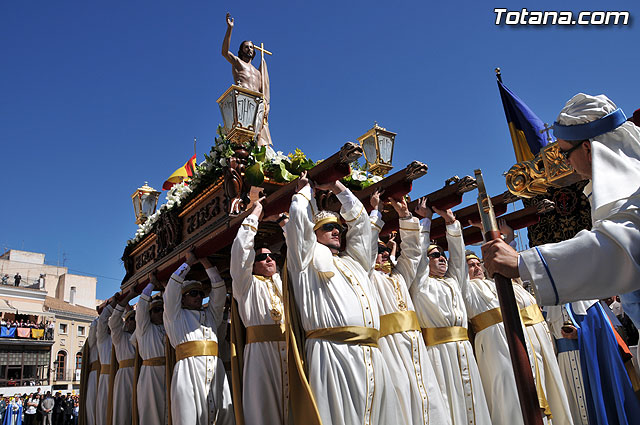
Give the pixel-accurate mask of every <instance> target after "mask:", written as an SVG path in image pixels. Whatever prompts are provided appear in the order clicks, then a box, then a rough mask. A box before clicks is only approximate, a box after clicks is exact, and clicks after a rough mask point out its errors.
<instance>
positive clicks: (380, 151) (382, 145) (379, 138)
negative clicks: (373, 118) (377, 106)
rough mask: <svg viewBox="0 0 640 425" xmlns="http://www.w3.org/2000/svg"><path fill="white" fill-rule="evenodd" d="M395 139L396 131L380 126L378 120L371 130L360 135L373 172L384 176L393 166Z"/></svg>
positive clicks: (366, 159) (370, 169)
mask: <svg viewBox="0 0 640 425" xmlns="http://www.w3.org/2000/svg"><path fill="white" fill-rule="evenodd" d="M395 139H396V133H392V132H391V131H387V129H386V128H383V127H380V126H379V125H378V123H377V122H376V123H375V124H374V125H373V128H372V129H371V130H369V131H367V132H366V133H365V134H363V135H362V136H360V137H358V141H359V142H360V145H362V150H363V151H364V159H365V161H367V164H368V165H369V172H370V173H371V174H375V175H377V176H384V175H385V174H387V173H388V172H389V171H390V170H391V169H392V168H393V166H392V165H391V161H392V159H393V145H394V142H395Z"/></svg>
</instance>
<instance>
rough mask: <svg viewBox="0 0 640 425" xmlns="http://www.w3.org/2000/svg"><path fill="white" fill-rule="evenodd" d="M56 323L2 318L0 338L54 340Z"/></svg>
mask: <svg viewBox="0 0 640 425" xmlns="http://www.w3.org/2000/svg"><path fill="white" fill-rule="evenodd" d="M53 330H54V322H53V321H41V322H34V321H32V320H22V319H21V320H18V319H14V320H11V319H5V318H0V337H5V338H31V339H47V340H52V339H53Z"/></svg>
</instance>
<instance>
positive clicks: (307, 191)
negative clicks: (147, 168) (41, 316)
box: [80, 94, 640, 425]
mask: <svg viewBox="0 0 640 425" xmlns="http://www.w3.org/2000/svg"><path fill="white" fill-rule="evenodd" d="M585 110H586V111H587V112H588V114H591V115H589V117H588V118H580V119H579V120H578V123H579V124H575V126H574V127H580V129H576V128H573V129H571V131H573V133H572V132H571V131H569V130H566V129H564V130H561V134H562V136H563V137H564V138H566V139H567V140H569V141H572V143H569V146H567V145H566V144H562V143H560V142H562V141H563V140H560V142H559V143H560V146H561V150H562V152H563V154H564V155H565V157H566V158H568V161H569V162H570V163H571V164H572V165H573V166H574V168H575V169H576V170H577V171H578V172H586V171H585V170H586V165H585V164H586V161H589V166H591V162H590V161H591V158H592V153H591V146H592V144H593V149H594V153H593V159H594V162H593V167H594V168H595V167H596V166H598V167H599V166H603V167H604V165H602V163H601V162H598V158H599V156H600V155H603V153H602V146H601V144H602V143H605V142H606V138H607V137H611V134H613V135H614V136H615V137H618V138H620V137H621V138H623V139H624V140H625V143H626V144H625V143H623V144H622V147H620V146H619V145H620V143H618V144H617V145H615V143H614V145H615V146H616V148H615V152H614V154H611V153H606V154H604V155H608V156H607V160H606V161H607V165H606V167H609V168H608V169H610V168H611V167H610V164H611V162H612V161H613V162H615V160H616V155H619V154H620V152H621V151H622V152H624V159H622V161H623V162H624V161H627V160H629V158H631V159H632V160H633V161H635V162H633V161H632V162H631V163H632V164H633V165H634V166H636V167H637V168H638V169H640V167H639V166H640V130H639V129H638V128H637V127H635V126H634V125H633V124H631V123H626V122H624V120H622V121H620V117H619V114H617V112H615V111H614V110H616V108H615V105H613V103H612V102H611V101H610V100H609V99H607V98H606V97H604V96H596V97H593V96H587V95H583V94H580V95H577V96H576V97H575V98H574V99H572V100H570V101H569V102H568V103H567V106H566V107H565V109H563V111H562V113H561V117H560V118H559V121H561V124H558V126H559V128H560V127H562V126H563V125H564V126H566V127H572V125H571V123H572V122H573V121H571V120H569V119H568V118H567V117H572V116H579V117H581V115H580V114H582V113H583V111H585ZM594 111H596V112H594ZM598 111H600V112H598ZM616 111H617V110H616ZM593 114H596V116H595V118H594V117H593V116H592V115H593ZM611 114H613V115H614V117H613V119H612V118H607V117H610V116H611ZM592 121H594V122H596V124H597V125H596V126H595V129H594V126H589V125H587V127H584V125H586V124H589V123H590V122H592ZM563 123H564V124H563ZM578 130H579V131H578ZM594 131H595V132H599V133H597V134H596V133H594ZM603 134H604V136H603V137H601V135H603ZM585 135H586V137H584V138H583V139H580V140H579V141H580V143H577V142H576V143H573V141H575V140H578V139H577V138H573V137H582V136H585ZM603 140H604V141H603ZM616 140H618V139H616ZM618 142H619V140H618ZM627 145H628V146H632V148H628V146H627ZM578 150H580V151H578ZM576 151H578V152H576ZM571 155H574V156H571ZM581 161H584V162H585V163H583V162H581ZM623 169H624V168H623ZM627 171H628V172H629V173H631V175H632V177H633V176H635V175H634V174H633V173H634V172H635V171H633V170H631V171H629V170H627ZM594 175H595V173H594ZM598 175H600V174H598ZM585 178H589V179H591V174H589V175H586V174H585ZM631 181H632V182H633V183H634V184H635V185H636V186H637V184H638V183H640V175H638V178H637V179H635V178H634V179H632V180H631ZM628 182H629V181H628V180H627V183H628ZM595 183H597V184H595ZM632 186H633V185H632ZM591 189H592V187H589V188H588V190H591ZM627 189H628V185H627V188H622V189H621V188H616V190H615V191H609V192H607V191H606V190H605V189H603V186H602V182H601V181H596V182H594V185H593V191H594V192H593V197H591V196H590V199H591V200H592V208H596V209H595V210H594V211H592V212H593V214H592V215H593V217H594V228H593V229H592V230H591V231H583V232H581V233H579V234H578V235H577V236H576V238H578V240H579V241H580V243H579V244H577V245H576V244H575V242H571V243H569V244H568V245H564V250H563V245H562V243H560V244H552V245H549V246H547V245H544V246H540V247H535V248H532V250H530V251H523V252H522V253H517V252H516V251H515V249H513V244H512V242H513V231H512V229H510V228H509V226H507V225H506V223H505V222H501V223H499V227H500V231H501V233H502V234H503V238H501V239H499V240H496V241H491V242H488V243H486V244H485V245H483V247H482V251H483V258H481V257H480V256H478V255H477V254H475V253H474V252H472V251H467V250H465V242H464V239H463V233H462V226H461V224H460V222H459V221H458V220H457V219H456V217H455V215H454V214H453V212H452V211H451V210H450V209H439V208H437V207H435V206H432V207H429V206H428V202H427V199H421V200H420V201H419V202H418V204H417V207H416V208H415V210H414V211H410V210H409V208H408V206H407V203H406V201H405V199H403V198H401V199H396V198H395V197H394V196H392V194H389V196H385V194H384V193H382V192H380V191H377V192H375V193H373V194H372V195H371V197H370V199H369V200H368V202H369V204H370V213H369V214H367V212H366V211H367V209H369V208H365V205H363V203H362V202H361V201H360V200H359V199H358V198H357V197H356V196H355V195H354V194H353V193H351V192H350V191H349V190H348V189H347V188H346V187H345V186H344V185H342V183H340V182H339V181H333V182H328V183H324V184H317V183H314V182H312V181H311V180H310V179H308V178H307V175H306V174H305V173H303V174H302V175H301V177H300V178H299V179H298V183H297V187H296V193H295V194H294V195H293V197H292V201H291V206H290V209H289V213H288V214H285V213H283V214H280V215H278V216H275V217H264V216H263V208H262V202H263V199H258V200H257V201H255V202H254V203H253V207H252V209H251V213H250V214H249V215H248V216H247V217H246V218H245V219H244V221H243V222H242V225H241V226H240V228H239V230H238V233H237V235H236V238H235V240H234V242H233V245H232V248H231V256H230V264H229V265H228V266H229V270H230V274H231V279H232V284H231V287H232V296H233V301H232V302H230V301H229V299H228V297H227V289H226V285H225V281H224V279H223V278H222V276H221V274H220V272H219V270H218V268H217V267H214V266H212V264H211V263H210V262H209V261H208V259H207V258H197V257H196V254H195V252H193V251H191V252H188V253H187V254H186V258H185V262H184V264H182V265H181V266H180V267H178V269H177V270H175V272H174V273H173V274H172V275H171V277H170V278H169V280H168V281H167V282H163V281H159V280H158V279H157V278H156V277H155V276H151V278H150V282H149V283H148V285H147V286H146V287H145V288H144V289H143V290H142V291H141V294H139V293H137V292H136V290H135V288H134V290H130V291H129V292H127V293H126V294H114V296H113V297H112V298H111V299H110V301H109V303H108V304H107V305H106V306H105V307H104V308H103V309H102V311H101V312H100V315H99V317H98V318H97V319H96V320H94V322H93V323H92V325H91V327H90V332H89V337H88V339H87V343H86V344H85V347H84V349H83V358H84V359H88V361H84V362H83V374H82V390H81V391H82V395H83V402H82V403H81V405H82V410H81V413H80V414H81V416H82V417H83V419H84V420H85V421H86V422H85V423H87V424H90V425H93V424H97V425H112V424H114V425H129V424H131V423H132V422H134V421H137V423H141V424H161V425H164V424H167V423H173V424H177V425H182V424H185V425H187V424H188V425H194V424H213V423H216V424H232V423H247V424H302V423H305V424H325V425H326V424H438V425H440V424H443V425H446V424H451V425H462V424H479V425H489V424H493V425H518V424H524V423H525V420H524V417H523V413H522V410H521V409H520V404H521V401H522V400H520V399H519V395H518V394H519V391H518V389H517V384H516V375H517V374H523V375H527V374H529V376H532V378H533V380H534V386H535V400H534V403H535V410H536V411H534V414H539V415H540V417H541V418H542V421H543V423H545V424H547V425H548V424H552V423H553V424H602V425H605V424H632V423H634V421H635V419H633V418H638V417H640V401H639V400H638V398H637V397H636V394H635V393H634V391H635V390H637V389H639V388H640V385H639V384H640V381H639V380H638V378H637V376H636V374H635V371H634V369H633V367H632V366H630V364H631V359H632V357H633V355H635V353H631V351H630V350H629V348H628V346H627V344H626V343H625V342H624V340H623V339H622V338H621V337H620V334H619V333H618V332H617V331H616V329H615V327H614V324H615V322H614V320H613V319H616V315H615V314H613V313H612V312H611V310H610V309H608V308H606V304H603V302H600V301H599V300H598V299H597V298H605V297H608V296H611V295H612V292H618V290H620V289H625V290H627V291H628V290H631V289H634V288H635V287H636V286H637V282H639V281H640V276H638V272H637V271H638V270H640V267H638V264H637V260H636V257H637V256H634V254H633V253H637V251H638V246H640V241H639V240H638V235H640V233H639V232H638V223H640V220H637V219H636V218H635V215H637V209H636V210H633V209H632V210H631V211H629V210H628V209H625V208H627V207H628V206H629V205H634V204H633V202H632V201H633V199H634V198H633V197H634V196H635V195H634V193H635V192H634V191H635V190H637V188H635V187H634V188H633V190H632V191H631V192H629V190H627ZM317 191H327V192H330V193H332V194H334V195H335V197H336V198H337V200H338V201H339V202H340V204H341V209H340V214H337V213H334V212H331V211H323V210H319V209H318V205H317V203H316V201H315V195H316V192H317ZM596 191H598V192H596ZM612 193H613V194H612ZM612 196H614V198H615V196H618V197H620V199H622V200H623V201H624V202H618V201H616V199H612ZM625 196H626V198H625ZM629 199H631V201H630V200H629ZM605 201H610V202H614V203H615V211H614V212H612V211H613V210H612V208H611V205H608V204H607V203H606V202H605ZM603 202H605V203H604V204H602V203H603ZM385 204H387V205H389V206H390V208H393V209H394V210H395V212H396V213H397V215H398V235H397V236H394V237H391V238H390V239H389V240H388V241H386V242H383V241H382V240H381V238H380V233H381V230H382V229H383V228H384V226H385V223H384V222H383V220H382V218H383V215H382V210H383V209H384V208H385ZM605 206H606V208H605V209H606V211H605V210H603V209H601V208H604V207H605ZM621 211H622V214H623V216H616V215H615V214H616V213H619V212H621ZM634 211H635V212H634ZM434 213H436V214H438V215H439V216H441V217H442V218H443V219H444V222H445V226H446V231H445V234H446V247H445V246H439V245H437V244H435V243H432V241H431V238H430V235H431V219H432V216H433V214H434ZM607 214H609V215H607ZM612 214H613V215H612ZM634 214H635V215H634ZM612 217H613V218H612ZM625 220H626V221H625ZM264 221H275V222H277V223H278V224H280V226H281V227H282V230H283V234H284V240H285V245H284V247H283V249H281V250H280V252H282V253H283V254H282V256H283V257H285V258H286V261H282V260H283V258H281V255H280V254H279V253H277V252H273V251H271V249H270V247H269V246H262V245H257V244H256V241H255V238H256V234H257V232H258V228H259V226H260V223H261V222H264ZM608 221H611V223H609V222H608ZM619 223H623V224H622V225H621V227H616V226H617V225H618V224H619ZM396 238H397V239H399V241H400V242H399V243H397V242H396ZM616 238H619V239H616ZM594 241H595V242H594ZM611 241H617V245H615V246H614V245H613V243H612V242H611ZM567 242H570V241H567ZM510 243H511V245H510ZM598 246H599V248H598ZM445 248H446V249H445ZM598 249H600V250H599V251H598ZM607 249H611V250H612V252H613V254H612V255H618V254H620V255H621V257H622V258H617V257H616V258H615V264H614V265H615V267H616V268H617V269H619V270H624V273H621V274H620V275H616V274H615V273H613V274H612V273H611V270H612V269H611V267H608V269H607V270H608V271H607V273H606V275H602V271H601V270H598V269H597V267H604V266H603V263H602V262H599V261H600V260H604V261H607V262H610V261H612V260H611V258H609V253H608V252H607V251H606V250H607ZM572 250H578V251H579V252H580V255H582V256H583V257H584V258H582V260H584V259H585V258H587V259H588V260H589V262H588V263H585V262H584V261H580V260H579V258H578V257H575V254H574V253H573V251H572ZM447 251H448V253H447ZM625 252H627V253H631V254H630V255H626V254H624V253H625ZM563 258H569V259H570V260H571V262H570V263H563ZM198 264H200V265H201V266H197V265H198ZM578 265H581V266H580V267H582V268H583V269H586V270H587V274H589V275H591V276H595V277H602V276H607V280H603V279H601V278H599V279H595V280H593V279H589V278H587V277H585V272H584V270H582V269H580V268H579V267H578ZM196 266H197V269H196ZM594 267H595V268H596V269H594ZM634 267H635V269H634ZM201 268H204V271H205V272H206V276H207V278H208V279H202V278H200V279H196V277H198V276H204V275H203V274H202V273H201ZM198 269H200V270H198ZM568 270H570V271H572V273H574V274H577V275H579V276H582V277H583V279H582V280H581V281H580V286H579V287H578V286H577V284H576V279H575V277H574V276H572V275H570V274H569V273H568ZM634 270H635V271H634ZM494 273H500V274H501V275H503V276H505V277H507V278H511V281H510V283H509V281H507V284H508V285H511V286H512V288H513V292H514V295H515V301H516V303H517V308H518V309H519V315H520V322H521V326H522V331H523V334H524V338H525V342H526V355H527V356H528V359H529V363H530V366H531V367H530V370H528V369H529V368H527V370H514V368H513V366H512V364H511V357H510V353H509V346H508V343H507V333H506V331H505V324H504V323H503V317H502V313H501V308H500V302H499V299H498V290H497V286H496V282H494V280H493V279H492V278H491V276H493V275H494ZM614 275H615V276H614ZM554 276H555V278H554ZM564 280H566V281H567V282H566V283H565V282H564ZM606 283H609V284H611V285H610V286H608V285H607V284H606ZM634 285H635V286H634ZM568 287H570V288H572V291H580V292H581V294H582V295H580V294H576V293H574V292H571V291H570V290H569V289H568ZM527 288H528V289H529V290H527ZM530 291H531V292H534V293H535V296H534V295H532V293H531V292H530ZM154 292H156V293H155V294H154ZM138 295H140V300H139V301H138V303H137V305H136V308H135V309H134V308H133V306H131V305H130V302H131V300H132V299H133V298H135V297H136V296H138ZM587 296H589V297H592V298H591V299H589V298H588V297H587ZM207 297H208V298H209V302H208V304H206V305H203V300H204V299H205V298H207ZM596 297H597V298H596ZM633 319H634V318H633V317H631V320H633ZM517 326H519V325H517ZM225 364H229V365H230V367H225ZM525 372H526V373H525Z"/></svg>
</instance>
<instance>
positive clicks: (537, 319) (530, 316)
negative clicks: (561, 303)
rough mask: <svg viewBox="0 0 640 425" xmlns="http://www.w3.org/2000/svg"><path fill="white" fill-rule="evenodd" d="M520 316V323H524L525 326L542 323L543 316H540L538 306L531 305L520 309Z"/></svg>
mask: <svg viewBox="0 0 640 425" xmlns="http://www.w3.org/2000/svg"><path fill="white" fill-rule="evenodd" d="M520 316H521V317H522V323H524V325H525V326H533V325H536V324H538V323H541V322H544V316H543V315H542V312H541V311H540V307H538V304H531V305H530V306H527V307H525V308H521V309H520Z"/></svg>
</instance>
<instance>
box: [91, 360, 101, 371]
mask: <svg viewBox="0 0 640 425" xmlns="http://www.w3.org/2000/svg"><path fill="white" fill-rule="evenodd" d="M89 368H90V369H89V370H90V372H89V373H91V372H93V371H94V370H95V371H96V372H97V371H99V370H100V360H96V361H95V362H93V363H91V365H90V366H89Z"/></svg>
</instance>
